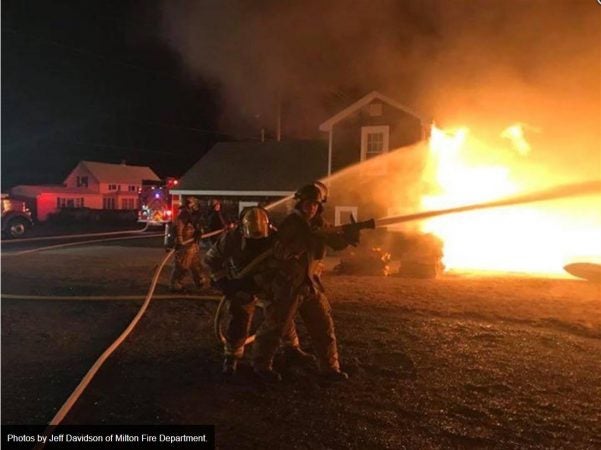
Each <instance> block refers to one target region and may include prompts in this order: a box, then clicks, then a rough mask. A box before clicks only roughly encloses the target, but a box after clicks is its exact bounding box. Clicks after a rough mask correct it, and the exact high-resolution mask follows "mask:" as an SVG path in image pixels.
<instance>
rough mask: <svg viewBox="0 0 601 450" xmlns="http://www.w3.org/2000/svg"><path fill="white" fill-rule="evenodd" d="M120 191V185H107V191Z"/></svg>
mask: <svg viewBox="0 0 601 450" xmlns="http://www.w3.org/2000/svg"><path fill="white" fill-rule="evenodd" d="M120 190H121V185H120V184H109V191H120Z"/></svg>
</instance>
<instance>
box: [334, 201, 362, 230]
mask: <svg viewBox="0 0 601 450" xmlns="http://www.w3.org/2000/svg"><path fill="white" fill-rule="evenodd" d="M358 211H359V208H357V207H356V206H336V207H335V208H334V225H336V226H338V225H344V224H345V223H349V222H350V221H351V215H352V216H353V217H354V218H355V220H357V213H358Z"/></svg>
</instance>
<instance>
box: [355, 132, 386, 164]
mask: <svg viewBox="0 0 601 450" xmlns="http://www.w3.org/2000/svg"><path fill="white" fill-rule="evenodd" d="M389 132H390V127H389V126H388V125H382V126H373V127H362V128H361V160H362V161H363V160H366V159H369V158H373V157H374V156H379V155H381V154H382V153H386V152H387V151H388V138H389Z"/></svg>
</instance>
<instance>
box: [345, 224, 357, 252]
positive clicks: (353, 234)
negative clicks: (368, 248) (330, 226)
mask: <svg viewBox="0 0 601 450" xmlns="http://www.w3.org/2000/svg"><path fill="white" fill-rule="evenodd" d="M343 232H344V239H345V240H346V242H347V243H348V244H349V245H352V246H353V247H356V246H357V244H359V241H360V240H361V230H359V229H358V228H356V227H345V228H344V229H343Z"/></svg>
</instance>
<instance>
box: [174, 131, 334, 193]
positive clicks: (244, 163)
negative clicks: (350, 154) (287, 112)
mask: <svg viewBox="0 0 601 450" xmlns="http://www.w3.org/2000/svg"><path fill="white" fill-rule="evenodd" d="M327 170H328V146H327V143H326V142H325V141H300V140H296V141H292V140H287V141H281V142H277V141H268V142H219V143H217V144H215V146H214V147H213V148H212V149H211V150H209V152H208V153H207V154H206V155H205V156H203V157H202V158H201V159H200V160H199V161H198V162H197V163H196V164H195V165H194V166H192V167H191V168H190V170H188V172H186V173H185V174H184V175H183V177H181V178H180V180H179V184H178V186H177V189H173V190H171V192H173V193H175V194H178V193H179V194H186V193H192V192H195V193H197V194H201V195H202V194H205V195H265V196H269V195H286V194H288V193H290V192H294V191H296V189H298V187H299V186H302V185H303V184H306V183H310V182H311V181H313V180H317V179H319V178H322V177H324V176H325V175H326V174H327Z"/></svg>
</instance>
